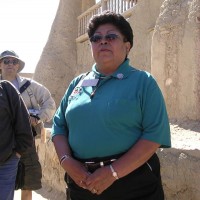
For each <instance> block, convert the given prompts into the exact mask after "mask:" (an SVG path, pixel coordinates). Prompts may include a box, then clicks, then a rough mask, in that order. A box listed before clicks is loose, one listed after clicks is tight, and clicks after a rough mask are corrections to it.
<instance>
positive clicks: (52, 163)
mask: <svg viewBox="0 0 200 200" xmlns="http://www.w3.org/2000/svg"><path fill="white" fill-rule="evenodd" d="M183 124H187V126H185V127H184V128H181V126H182V125H180V124H179V125H174V124H171V132H172V148H170V149H159V150H158V152H157V153H158V156H159V158H160V162H161V176H162V181H163V188H164V192H165V199H166V200H199V196H200V173H199V169H200V162H199V160H200V136H198V134H200V124H199V123H198V122H189V123H188V122H187V123H186V122H185V123H183ZM177 127H178V128H177ZM188 129H191V130H188ZM50 130H51V129H47V143H45V144H44V143H41V141H40V139H37V141H36V144H37V150H38V153H39V158H40V162H41V164H42V170H43V183H44V184H45V186H48V187H50V188H51V189H50V190H55V191H57V192H58V193H63V194H64V193H65V188H66V184H65V182H64V178H63V177H64V170H63V169H62V168H61V167H60V164H59V161H58V158H57V155H56V152H55V149H54V146H53V143H52V142H51V141H50V140H49V138H50ZM183 137H184V138H186V139H185V141H184V140H183ZM196 140H199V141H198V142H196V143H195V141H196ZM59 200H62V199H59ZM63 200H64V199H63Z"/></svg>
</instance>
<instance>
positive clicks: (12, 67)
mask: <svg viewBox="0 0 200 200" xmlns="http://www.w3.org/2000/svg"><path fill="white" fill-rule="evenodd" d="M0 69H1V71H2V75H14V76H15V75H16V74H17V71H18V69H19V60H18V59H16V58H12V57H6V58H3V59H2V60H1V61H0Z"/></svg>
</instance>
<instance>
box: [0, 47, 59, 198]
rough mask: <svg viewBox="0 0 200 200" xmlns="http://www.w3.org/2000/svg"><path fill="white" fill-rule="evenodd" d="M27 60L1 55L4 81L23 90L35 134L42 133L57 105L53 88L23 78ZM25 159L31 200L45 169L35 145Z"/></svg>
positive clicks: (26, 195) (11, 54) (9, 53)
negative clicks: (52, 93) (21, 74)
mask: <svg viewBox="0 0 200 200" xmlns="http://www.w3.org/2000/svg"><path fill="white" fill-rule="evenodd" d="M24 66H25V62H24V61H23V60H22V59H20V58H19V56H18V55H17V54H16V53H15V52H14V51H11V50H6V51H4V52H2V53H1V54H0V73H1V74H0V80H8V81H10V82H11V83H12V84H13V85H14V86H15V87H16V88H17V89H18V90H19V91H20V93H21V95H22V98H23V100H24V102H25V104H26V106H27V108H28V110H29V113H30V116H31V117H30V118H31V125H32V130H33V134H35V136H36V135H37V134H40V132H41V130H42V128H44V126H43V122H48V121H50V120H51V119H52V117H53V115H54V113H55V110H56V105H55V101H54V100H53V98H52V96H51V94H50V92H49V90H48V89H47V88H46V87H44V86H43V85H41V84H40V83H38V82H36V81H34V80H30V79H28V78H24V77H21V76H20V75H19V74H18V73H19V72H20V71H21V70H22V69H23V68H24ZM21 161H22V162H23V163H24V164H25V180H24V186H23V188H21V189H22V195H21V200H31V199H32V190H38V189H40V188H41V187H42V185H41V178H42V171H41V165H40V163H39V158H38V155H37V152H36V148H35V145H33V147H32V148H30V149H29V150H28V151H26V153H24V154H22V156H21Z"/></svg>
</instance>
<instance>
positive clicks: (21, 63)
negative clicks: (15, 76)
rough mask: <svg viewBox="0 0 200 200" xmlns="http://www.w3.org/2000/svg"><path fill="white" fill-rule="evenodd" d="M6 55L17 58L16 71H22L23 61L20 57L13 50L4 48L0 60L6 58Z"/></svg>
mask: <svg viewBox="0 0 200 200" xmlns="http://www.w3.org/2000/svg"><path fill="white" fill-rule="evenodd" d="M6 57H12V58H16V59H18V60H19V69H18V71H17V72H20V71H22V69H23V68H24V66H25V62H24V61H23V60H22V59H20V58H19V56H18V55H17V54H16V53H15V52H14V51H12V50H6V51H4V52H2V53H1V54H0V60H2V59H3V58H6Z"/></svg>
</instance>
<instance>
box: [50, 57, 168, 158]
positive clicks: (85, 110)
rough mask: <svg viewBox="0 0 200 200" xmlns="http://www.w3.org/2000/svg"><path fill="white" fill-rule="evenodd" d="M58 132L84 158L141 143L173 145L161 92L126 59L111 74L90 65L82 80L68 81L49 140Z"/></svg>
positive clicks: (149, 77) (102, 154) (121, 149)
mask: <svg viewBox="0 0 200 200" xmlns="http://www.w3.org/2000/svg"><path fill="white" fill-rule="evenodd" d="M95 79H96V80H95ZM98 79H99V81H98V83H97V86H95V82H96V81H97V80H98ZM94 91H95V92H94ZM92 93H94V95H92ZM57 134H61V135H65V136H67V137H68V140H69V144H70V147H71V149H72V151H73V153H74V156H75V157H77V158H82V159H85V158H94V157H105V156H110V155H114V154H118V153H122V152H125V151H127V150H128V149H130V148H131V147H132V146H133V145H134V144H135V143H136V142H137V141H138V140H140V139H145V140H149V141H153V142H156V143H159V144H160V145H161V147H170V146H171V142H170V128H169V121H168V115H167V111H166V106H165V102H164V99H163V96H162V93H161V91H160V89H159V87H158V85H157V83H156V81H155V79H154V78H153V77H152V76H151V75H150V74H149V73H148V72H145V71H141V70H137V69H135V68H133V67H131V66H130V65H129V60H128V59H127V60H126V61H125V62H124V63H122V64H121V65H120V66H119V68H118V69H117V71H116V72H115V73H113V74H112V75H110V76H103V75H102V74H100V73H98V72H97V71H96V65H94V66H93V68H92V71H91V72H90V73H89V74H88V75H87V76H86V77H85V78H84V79H81V76H78V77H76V78H75V79H74V80H73V81H72V82H71V83H70V85H69V88H68V89H67V91H66V93H65V95H64V97H63V98H62V100H61V103H60V106H59V108H58V109H57V111H56V114H55V116H54V119H53V127H52V137H54V136H55V135H57Z"/></svg>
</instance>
